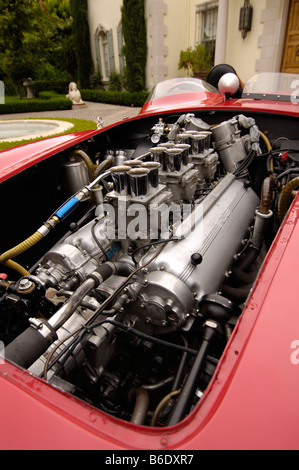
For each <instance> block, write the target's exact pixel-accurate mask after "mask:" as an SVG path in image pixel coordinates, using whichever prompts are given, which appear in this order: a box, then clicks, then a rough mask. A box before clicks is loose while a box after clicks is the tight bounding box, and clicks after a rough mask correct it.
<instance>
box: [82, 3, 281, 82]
mask: <svg viewBox="0 0 299 470" xmlns="http://www.w3.org/2000/svg"><path fill="white" fill-rule="evenodd" d="M205 3H207V1H206V0H145V16H146V25H147V42H148V60H147V66H146V76H147V87H148V88H149V89H150V88H151V87H152V86H153V85H155V84H156V83H157V82H159V81H161V80H165V79H167V78H173V77H177V76H184V75H185V72H184V71H183V70H179V69H178V62H179V55H180V51H181V50H185V49H187V47H189V46H191V47H195V45H196V40H197V31H196V28H197V21H196V9H197V7H198V6H200V5H201V4H205ZM250 3H251V5H252V6H253V18H252V29H251V31H250V32H248V34H247V37H246V38H245V39H244V40H243V39H242V37H241V32H240V31H239V15H240V9H241V7H242V6H243V5H244V0H219V4H221V6H222V8H223V5H227V6H226V8H227V28H226V31H227V37H226V51H225V53H223V61H224V62H226V63H228V64H230V65H232V66H233V67H234V68H235V69H236V70H237V72H238V74H239V75H240V77H241V79H242V80H243V81H246V80H247V79H248V78H250V77H251V76H252V75H254V74H255V73H256V72H257V71H265V70H268V71H279V68H280V62H281V53H282V48H283V42H284V35H285V28H286V18H287V11H288V5H289V0H251V1H250ZM121 5H122V0H113V1H111V0H88V16H89V25H90V34H91V48H92V57H93V60H94V63H96V52H95V44H94V42H95V41H94V33H95V31H96V29H97V27H98V25H99V24H102V25H104V26H105V27H106V28H107V29H108V30H110V29H112V31H113V44H114V51H115V54H114V55H115V69H116V70H117V71H119V70H120V66H119V56H118V52H119V48H118V38H117V27H118V26H119V24H120V21H121ZM218 21H224V17H223V16H222V15H220V17H219V16H218ZM218 41H222V38H219V37H218ZM218 44H219V43H218ZM216 48H217V45H216Z"/></svg>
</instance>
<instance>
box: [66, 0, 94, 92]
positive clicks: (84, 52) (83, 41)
mask: <svg viewBox="0 0 299 470" xmlns="http://www.w3.org/2000/svg"><path fill="white" fill-rule="evenodd" d="M70 1H71V3H70V6H71V14H72V17H73V36H74V47H75V53H76V59H77V74H78V77H77V79H78V82H79V84H80V86H81V87H82V88H89V86H90V75H91V72H92V59H91V52H90V33H89V25H88V20H87V0H70Z"/></svg>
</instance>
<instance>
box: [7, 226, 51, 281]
mask: <svg viewBox="0 0 299 470" xmlns="http://www.w3.org/2000/svg"><path fill="white" fill-rule="evenodd" d="M42 238H43V235H42V233H40V232H39V231H37V232H35V233H34V234H33V235H31V236H30V237H29V238H27V239H26V240H24V241H23V242H21V243H19V244H18V245H16V246H15V247H14V248H11V249H10V250H8V251H6V252H5V253H3V254H2V255H1V256H0V263H1V264H4V265H5V266H7V267H8V268H12V269H14V270H15V271H17V272H18V273H19V274H21V275H22V276H29V274H30V273H29V272H28V271H27V270H26V269H25V268H23V267H22V266H21V265H19V264H18V263H15V262H14V261H12V260H11V258H15V257H16V256H18V255H20V254H21V253H24V251H26V250H28V249H29V248H31V247H32V246H33V245H35V244H36V243H37V242H39V241H40V240H41V239H42Z"/></svg>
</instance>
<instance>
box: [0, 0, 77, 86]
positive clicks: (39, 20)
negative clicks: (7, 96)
mask: <svg viewBox="0 0 299 470" xmlns="http://www.w3.org/2000/svg"><path fill="white" fill-rule="evenodd" d="M0 8H1V10H0V29H1V37H0V63H1V73H2V77H3V78H4V79H5V80H6V81H7V80H8V81H13V82H14V83H16V84H18V85H20V83H21V82H22V80H23V79H24V78H27V77H31V78H32V79H34V80H55V79H60V80H61V79H65V80H67V79H68V78H69V77H70V75H72V73H73V70H74V69H75V64H76V63H75V61H74V59H73V55H72V54H70V53H69V51H70V50H71V51H72V50H73V46H72V35H73V31H72V21H73V20H72V17H71V14H70V5H69V0H17V1H11V0H0ZM2 77H1V78H2Z"/></svg>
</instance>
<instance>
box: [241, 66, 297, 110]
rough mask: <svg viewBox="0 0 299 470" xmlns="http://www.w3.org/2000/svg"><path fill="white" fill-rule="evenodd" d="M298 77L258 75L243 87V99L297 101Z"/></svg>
mask: <svg viewBox="0 0 299 470" xmlns="http://www.w3.org/2000/svg"><path fill="white" fill-rule="evenodd" d="M298 95H299V75H297V74H292V73H271V72H267V73H258V74H256V75H254V76H253V77H252V78H250V79H249V80H248V82H247V83H246V84H245V86H244V90H243V95H242V97H243V98H251V99H263V100H278V101H292V102H295V103H298V100H299V96H298Z"/></svg>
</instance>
